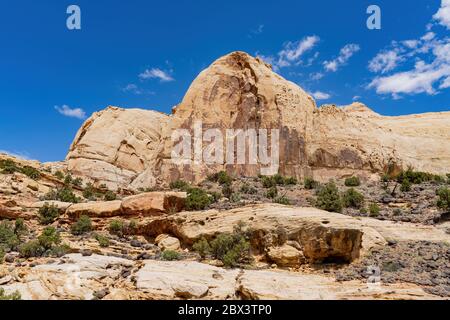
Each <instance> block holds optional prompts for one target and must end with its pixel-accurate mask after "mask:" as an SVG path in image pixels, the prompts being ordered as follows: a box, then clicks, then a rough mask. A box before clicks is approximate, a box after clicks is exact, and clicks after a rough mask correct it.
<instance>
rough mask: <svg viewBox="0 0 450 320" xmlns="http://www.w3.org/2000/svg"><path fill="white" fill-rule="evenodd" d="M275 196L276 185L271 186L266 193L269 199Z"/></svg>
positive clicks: (276, 192)
mask: <svg viewBox="0 0 450 320" xmlns="http://www.w3.org/2000/svg"><path fill="white" fill-rule="evenodd" d="M276 196H278V189H277V187H271V188H270V189H269V190H268V191H267V193H266V197H267V198H270V199H275V198H276Z"/></svg>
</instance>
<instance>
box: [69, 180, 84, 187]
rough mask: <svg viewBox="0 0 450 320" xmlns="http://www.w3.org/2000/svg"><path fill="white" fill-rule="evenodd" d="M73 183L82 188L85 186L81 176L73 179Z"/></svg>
mask: <svg viewBox="0 0 450 320" xmlns="http://www.w3.org/2000/svg"><path fill="white" fill-rule="evenodd" d="M72 184H73V185H74V186H76V187H79V188H81V187H82V186H83V180H82V179H81V178H76V179H74V180H73V181H72Z"/></svg>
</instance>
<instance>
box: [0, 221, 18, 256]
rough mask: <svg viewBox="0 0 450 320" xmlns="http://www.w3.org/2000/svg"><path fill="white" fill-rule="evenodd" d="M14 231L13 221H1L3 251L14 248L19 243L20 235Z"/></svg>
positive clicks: (0, 238) (1, 245)
mask: <svg viewBox="0 0 450 320" xmlns="http://www.w3.org/2000/svg"><path fill="white" fill-rule="evenodd" d="M14 231H15V228H14V225H13V224H12V223H11V222H9V221H2V222H0V247H2V248H3V251H7V250H14V249H15V248H17V246H18V245H19V243H20V240H19V237H18V236H17V234H16V233H15V232H14Z"/></svg>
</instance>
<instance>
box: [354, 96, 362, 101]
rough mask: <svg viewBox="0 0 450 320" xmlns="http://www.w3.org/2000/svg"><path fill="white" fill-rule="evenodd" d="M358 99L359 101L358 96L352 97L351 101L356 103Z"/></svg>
mask: <svg viewBox="0 0 450 320" xmlns="http://www.w3.org/2000/svg"><path fill="white" fill-rule="evenodd" d="M359 99H361V97H360V96H354V97H353V98H352V100H353V101H358V100H359Z"/></svg>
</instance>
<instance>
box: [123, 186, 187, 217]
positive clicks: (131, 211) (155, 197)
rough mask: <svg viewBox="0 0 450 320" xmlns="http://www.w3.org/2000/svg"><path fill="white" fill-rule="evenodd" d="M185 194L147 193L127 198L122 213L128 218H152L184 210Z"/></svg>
mask: <svg viewBox="0 0 450 320" xmlns="http://www.w3.org/2000/svg"><path fill="white" fill-rule="evenodd" d="M186 198H187V193H186V192H148V193H142V194H138V195H135V196H130V197H127V198H125V199H124V200H123V202H122V211H123V213H124V214H125V215H129V216H152V215H161V214H164V213H176V212H180V211H182V210H183V209H184V207H185V204H186Z"/></svg>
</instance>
